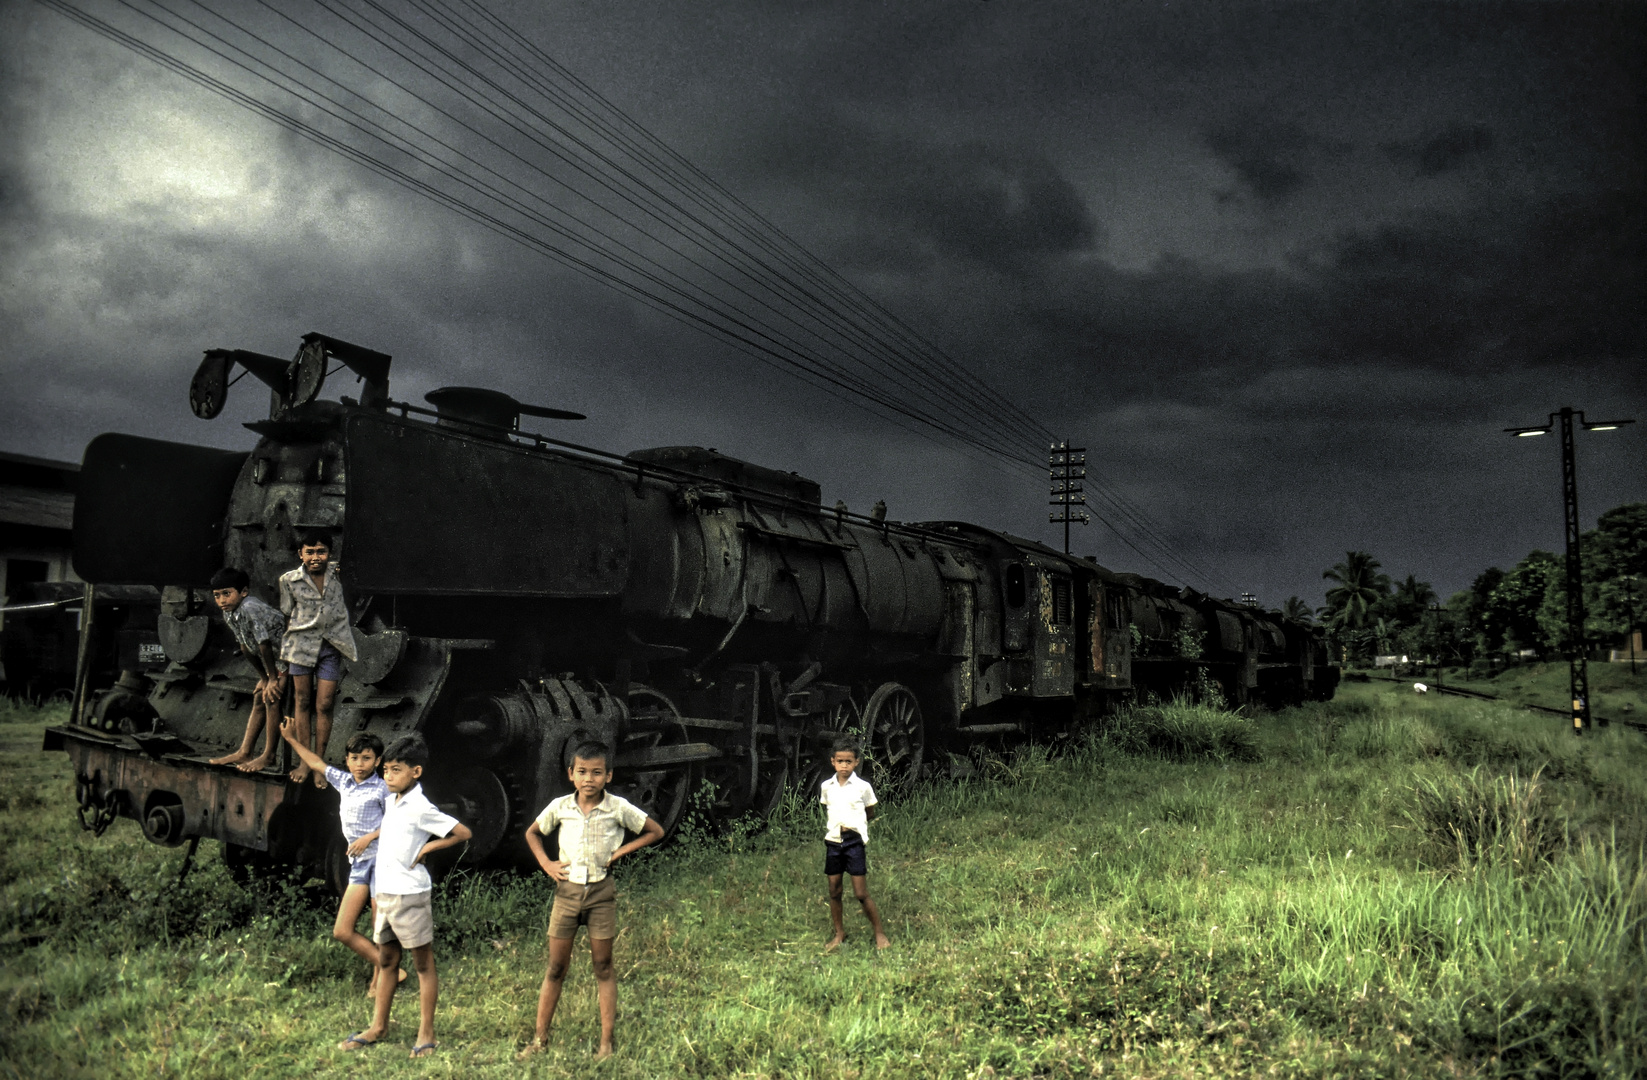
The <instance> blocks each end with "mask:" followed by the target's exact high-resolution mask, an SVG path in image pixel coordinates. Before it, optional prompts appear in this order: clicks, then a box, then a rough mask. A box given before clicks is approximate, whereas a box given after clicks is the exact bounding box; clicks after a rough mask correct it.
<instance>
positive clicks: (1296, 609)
mask: <svg viewBox="0 0 1647 1080" xmlns="http://www.w3.org/2000/svg"><path fill="white" fill-rule="evenodd" d="M1281 614H1283V615H1285V616H1286V617H1287V618H1289V619H1294V620H1296V621H1298V622H1301V623H1306V624H1308V623H1312V622H1314V621H1315V612H1313V611H1311V610H1310V606H1309V605H1308V604H1306V603H1304V601H1302V600H1300V599H1298V597H1296V596H1289V597H1287V602H1286V603H1285V604H1282V605H1281Z"/></svg>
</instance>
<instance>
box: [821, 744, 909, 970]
mask: <svg viewBox="0 0 1647 1080" xmlns="http://www.w3.org/2000/svg"><path fill="white" fill-rule="evenodd" d="M829 760H830V764H832V765H833V766H835V775H834V776H832V777H830V778H829V779H828V780H825V781H824V782H823V792H822V795H821V798H820V799H819V801H820V802H822V803H823V804H824V807H825V808H826V809H827V810H828V812H829V830H828V831H827V832H825V833H824V874H825V875H827V876H828V878H829V918H830V921H831V922H833V923H834V924H835V936H834V938H832V939H831V940H830V942H829V945H828V948H830V949H837V948H839V947H840V945H841V943H842V942H843V941H845V940H846V921H845V918H844V917H843V915H842V912H841V875H842V874H848V875H850V876H851V878H852V895H853V896H855V897H857V898H858V904H859V906H860V907H862V908H863V909H864V914H865V915H866V916H868V917H869V925H870V926H872V927H874V928H875V947H876V948H877V949H884V948H886V947H887V946H888V945H890V944H892V942H891V941H889V940H888V939H887V936H886V931H885V930H884V929H882V927H881V912H880V910H879V909H878V908H876V906H875V901H873V900H871V899H870V898H869V860H868V858H867V856H866V855H865V854H864V847H865V845H867V844H868V843H869V821H870V819H871V818H873V817H874V816H875V789H874V788H872V787H870V786H869V782H868V781H866V780H864V779H862V778H861V777H859V776H858V772H857V770H858V748H857V747H856V746H855V745H853V744H852V743H847V742H841V743H836V744H835V753H834V754H833V755H832V756H831V757H830V759H829Z"/></svg>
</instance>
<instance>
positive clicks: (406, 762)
mask: <svg viewBox="0 0 1647 1080" xmlns="http://www.w3.org/2000/svg"><path fill="white" fill-rule="evenodd" d="M428 763H429V747H428V746H426V745H425V744H424V742H423V736H421V735H405V736H402V737H401V738H399V739H396V740H395V741H394V742H393V743H391V744H390V746H389V749H387V750H385V751H384V753H383V783H384V784H385V785H386V786H387V787H388V789H389V794H388V798H387V799H386V800H385V801H384V806H383V824H382V825H381V826H379V828H378V840H377V879H376V880H377V914H376V915H375V916H374V917H373V919H372V926H373V928H374V934H373V936H374V937H375V938H376V939H377V947H378V960H377V968H378V970H377V1003H376V1007H375V1008H374V1009H373V1010H372V1024H371V1026H370V1027H368V1028H367V1029H366V1030H364V1031H357V1032H355V1033H354V1034H353V1035H350V1036H349V1037H348V1038H347V1039H344V1040H343V1042H341V1043H339V1044H338V1049H340V1050H358V1049H360V1048H361V1047H365V1046H371V1045H373V1044H374V1043H376V1042H377V1041H378V1040H379V1039H381V1038H383V1033H384V1032H385V1031H387V1030H388V1029H389V1007H390V1006H391V1005H393V1004H394V1001H395V979H396V972H398V971H399V970H400V956H401V949H402V948H407V949H411V950H412V963H413V965H414V966H415V967H416V968H417V989H418V994H417V996H418V1010H419V1011H418V1028H417V1041H416V1042H415V1043H414V1044H413V1045H412V1056H413V1057H415V1058H420V1057H428V1056H429V1055H430V1054H432V1053H434V1052H435V1046H436V1043H435V1000H436V998H438V997H439V990H440V985H439V981H438V979H437V978H436V976H435V949H434V944H433V943H434V940H435V921H434V915H433V912H432V910H431V907H430V903H429V896H430V892H431V891H432V890H433V889H434V882H433V881H432V880H431V879H430V877H429V870H428V868H427V867H425V866H424V865H423V860H424V857H425V856H428V855H430V854H432V853H433V852H436V851H440V850H441V849H443V848H449V847H451V846H452V845H454V844H461V843H463V842H464V841H465V840H467V839H469V836H470V832H469V829H468V827H467V826H465V825H464V824H463V823H462V822H460V821H458V819H457V818H455V817H451V816H450V815H447V814H443V813H441V812H440V811H439V810H438V809H436V807H435V804H434V803H432V802H430V801H429V799H428V797H427V796H425V795H424V794H423V786H422V785H421V784H419V783H418V780H419V779H420V778H421V777H422V776H423V767H424V766H425V765H427V764H428Z"/></svg>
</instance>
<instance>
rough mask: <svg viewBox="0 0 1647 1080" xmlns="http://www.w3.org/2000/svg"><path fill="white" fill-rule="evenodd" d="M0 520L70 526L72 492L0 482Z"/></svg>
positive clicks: (72, 510) (53, 526)
mask: <svg viewBox="0 0 1647 1080" xmlns="http://www.w3.org/2000/svg"><path fill="white" fill-rule="evenodd" d="M0 522H4V523H5V524H7V525H37V526H42V527H44V528H47V529H72V528H74V492H72V491H48V490H43V489H41V488H26V487H13V486H11V485H9V484H8V485H0Z"/></svg>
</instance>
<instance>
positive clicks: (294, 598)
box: [280, 529, 359, 787]
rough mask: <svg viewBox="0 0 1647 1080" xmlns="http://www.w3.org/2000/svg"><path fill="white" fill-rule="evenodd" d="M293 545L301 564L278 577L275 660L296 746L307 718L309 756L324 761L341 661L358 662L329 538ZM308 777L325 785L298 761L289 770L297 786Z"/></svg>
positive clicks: (315, 532)
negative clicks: (284, 675) (291, 701)
mask: <svg viewBox="0 0 1647 1080" xmlns="http://www.w3.org/2000/svg"><path fill="white" fill-rule="evenodd" d="M298 545H299V546H298V558H299V559H300V560H302V563H303V565H302V566H299V567H298V568H297V569H296V570H289V571H287V572H286V573H284V574H281V575H280V610H281V611H282V612H284V613H285V615H286V636H285V637H284V638H283V639H282V640H281V643H280V659H281V660H282V661H283V662H284V663H285V664H286V665H287V668H288V670H289V671H290V672H291V676H292V692H293V695H294V697H295V698H296V705H295V711H296V714H297V730H296V734H295V737H296V739H297V742H298V743H301V744H302V745H303V746H305V747H307V746H309V735H310V727H309V719H310V716H311V715H313V717H314V729H313V734H314V736H315V741H314V747H313V748H314V752H315V753H316V754H318V755H319V756H320V757H322V758H324V757H325V756H326V742H327V740H328V739H330V738H331V735H332V704H333V702H335V701H336V700H337V684H338V682H339V681H340V680H341V679H342V678H343V661H344V660H356V659H359V654H358V653H357V652H356V650H355V635H354V630H353V629H352V628H351V627H350V626H349V607H348V604H347V603H346V602H345V601H344V597H343V581H342V579H341V578H340V577H339V576H338V569H337V567H335V566H333V565H331V561H332V535H331V533H329V532H327V531H326V530H325V529H310V530H308V531H307V532H305V533H304V534H303V536H302V538H301V539H300V540H299V541H298ZM311 773H312V774H313V776H314V782H315V787H325V786H326V779H325V777H324V776H323V775H322V774H320V773H318V772H314V771H313V770H312V769H311V767H310V766H308V765H306V764H303V763H301V762H300V763H299V764H298V766H297V768H295V769H293V770H292V773H291V778H292V780H293V781H295V782H296V783H299V784H301V783H302V782H303V781H304V780H307V779H308V778H309V776H310V775H311Z"/></svg>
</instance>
